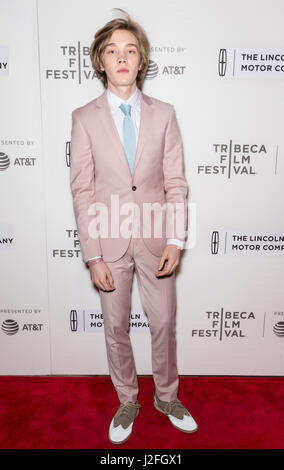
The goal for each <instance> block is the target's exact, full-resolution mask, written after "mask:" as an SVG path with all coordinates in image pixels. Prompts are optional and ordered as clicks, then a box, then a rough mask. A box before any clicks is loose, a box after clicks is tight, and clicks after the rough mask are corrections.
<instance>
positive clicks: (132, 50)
mask: <svg viewBox="0 0 284 470" xmlns="http://www.w3.org/2000/svg"><path fill="white" fill-rule="evenodd" d="M128 52H134V54H135V52H136V51H135V50H134V49H131V50H130V51H128Z"/></svg>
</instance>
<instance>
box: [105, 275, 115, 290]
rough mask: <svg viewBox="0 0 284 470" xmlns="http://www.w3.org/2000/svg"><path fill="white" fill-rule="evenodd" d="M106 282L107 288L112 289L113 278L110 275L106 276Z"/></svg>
mask: <svg viewBox="0 0 284 470" xmlns="http://www.w3.org/2000/svg"><path fill="white" fill-rule="evenodd" d="M106 282H107V285H108V287H109V289H114V282H113V278H112V276H111V275H110V274H108V273H107V274H106Z"/></svg>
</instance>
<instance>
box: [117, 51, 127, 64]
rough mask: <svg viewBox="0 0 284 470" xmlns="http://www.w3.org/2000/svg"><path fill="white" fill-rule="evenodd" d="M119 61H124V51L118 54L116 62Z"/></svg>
mask: <svg viewBox="0 0 284 470" xmlns="http://www.w3.org/2000/svg"><path fill="white" fill-rule="evenodd" d="M121 61H123V62H126V57H125V54H124V53H122V54H120V56H119V58H118V62H119V63H120V62H121Z"/></svg>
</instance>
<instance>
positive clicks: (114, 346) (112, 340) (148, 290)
mask: <svg viewBox="0 0 284 470" xmlns="http://www.w3.org/2000/svg"><path fill="white" fill-rule="evenodd" d="M159 260H160V256H155V255H153V254H152V253H151V252H150V251H149V250H148V248H146V247H145V244H144V242H143V240H142V238H131V240H130V243H129V246H128V249H127V251H126V252H125V254H124V255H123V256H122V257H121V258H120V259H118V260H116V261H114V262H107V263H106V264H107V266H108V267H109V269H110V271H111V273H112V276H113V279H114V285H115V287H116V289H115V290H114V291H111V292H106V291H102V290H101V289H100V290H99V292H100V300H101V307H102V313H103V318H104V331H105V342H106V351H107V360H108V367H109V373H110V377H111V380H112V383H113V385H114V387H115V390H116V393H117V395H118V399H119V401H120V403H127V402H128V401H131V402H135V401H136V399H137V395H138V391H139V390H138V383H137V374H136V367H135V362H134V357H133V350H132V346H131V341H130V337H129V321H130V318H129V315H130V308H131V287H132V282H133V273H134V269H135V272H136V276H137V283H138V289H139V294H140V300H141V305H142V308H143V310H144V313H145V315H146V316H147V318H148V322H149V327H150V333H151V343H152V371H153V379H154V383H155V388H156V393H157V395H158V397H159V399H160V400H163V401H172V400H175V399H176V398H177V393H178V386H179V377H178V371H177V356H176V319H175V317H176V278H175V271H174V272H173V273H172V274H171V275H168V276H163V277H161V278H157V277H156V276H155V272H156V271H157V270H158V264H159Z"/></svg>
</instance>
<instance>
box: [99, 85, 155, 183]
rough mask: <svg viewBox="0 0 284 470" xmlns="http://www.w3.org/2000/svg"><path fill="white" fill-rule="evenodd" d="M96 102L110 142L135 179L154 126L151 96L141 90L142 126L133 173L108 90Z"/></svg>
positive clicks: (131, 176)
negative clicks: (111, 108) (109, 101)
mask: <svg viewBox="0 0 284 470" xmlns="http://www.w3.org/2000/svg"><path fill="white" fill-rule="evenodd" d="M95 104H96V106H97V108H98V109H99V110H100V120H101V122H102V124H103V127H104V130H105V133H106V138H107V139H108V140H109V142H111V145H112V146H113V148H114V149H117V151H118V157H119V158H120V160H121V164H122V165H123V167H124V168H126V170H127V172H128V173H129V176H130V178H131V179H133V178H134V175H135V171H136V168H137V166H138V162H139V160H140V158H141V154H142V150H143V147H144V145H145V142H146V139H147V138H149V135H150V130H151V128H152V123H151V118H152V107H151V105H152V100H151V98H150V96H148V95H145V94H144V93H143V92H141V110H140V127H139V132H138V138H137V146H136V154H135V161H134V169H133V175H132V174H131V171H130V168H129V164H128V160H127V156H126V154H125V150H124V147H123V143H122V142H121V139H120V136H119V133H118V130H117V127H116V124H115V121H114V119H113V115H112V112H111V110H110V107H109V104H108V101H107V95H106V90H105V91H104V93H102V95H100V96H99V97H98V98H97V99H96V100H95Z"/></svg>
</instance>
